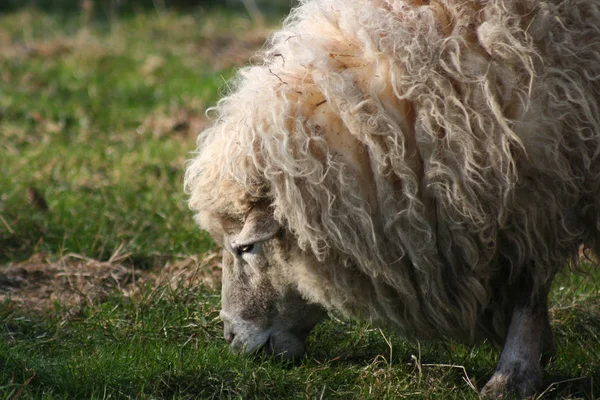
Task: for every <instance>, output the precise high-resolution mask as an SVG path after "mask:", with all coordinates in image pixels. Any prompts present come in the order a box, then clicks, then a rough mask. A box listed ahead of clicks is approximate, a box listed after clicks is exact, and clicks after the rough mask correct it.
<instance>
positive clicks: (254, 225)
mask: <svg viewBox="0 0 600 400" xmlns="http://www.w3.org/2000/svg"><path fill="white" fill-rule="evenodd" d="M280 229H281V226H280V225H279V224H278V223H277V221H275V219H274V218H273V212H272V210H271V209H270V208H269V207H268V206H256V207H254V208H253V209H252V210H251V211H250V212H249V213H248V215H247V216H246V220H245V221H244V227H243V228H242V230H241V231H240V233H239V234H238V235H237V236H236V237H235V245H236V246H243V245H247V244H252V243H257V242H262V241H265V240H268V239H270V238H272V237H273V236H275V235H276V234H277V232H279V230H280Z"/></svg>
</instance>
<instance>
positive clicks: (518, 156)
mask: <svg viewBox="0 0 600 400" xmlns="http://www.w3.org/2000/svg"><path fill="white" fill-rule="evenodd" d="M599 26H600V3H599V2H598V1H597V0H487V1H483V0H472V1H468V0H467V1H465V0H368V1H361V0H348V1H344V2H339V1H336V0H318V1H317V0H303V1H301V3H300V5H299V6H298V7H297V8H295V9H294V10H293V11H292V12H291V14H290V16H289V17H288V18H287V19H286V20H285V22H284V24H283V28H282V29H281V30H279V31H278V32H276V33H274V34H273V35H272V37H271V38H270V40H269V41H268V43H267V45H266V47H265V49H264V50H263V51H262V52H261V56H260V58H259V59H258V60H255V61H254V64H253V65H250V66H247V67H244V68H242V69H240V70H239V71H238V73H237V75H236V77H235V78H234V79H233V80H232V82H230V84H229V86H230V92H229V93H228V94H227V95H226V96H225V97H224V98H222V99H221V100H220V101H219V102H218V104H217V106H216V107H214V108H213V109H212V110H211V111H210V114H211V115H212V116H213V118H214V123H213V125H212V126H211V127H210V128H208V129H206V130H205V131H204V132H203V133H202V134H201V135H200V136H199V140H198V149H197V152H196V153H195V155H194V157H193V159H192V160H190V161H189V164H188V165H187V170H186V175H185V190H186V193H187V194H188V195H189V205H190V207H191V209H193V210H194V211H195V213H196V220H197V222H198V223H199V224H200V226H201V227H203V228H204V229H206V230H207V231H208V232H209V233H210V234H211V235H212V237H213V238H214V239H215V241H216V242H217V243H218V244H219V245H221V246H222V248H223V287H222V311H221V318H222V319H223V321H224V331H225V338H226V339H227V341H228V342H229V343H230V344H231V348H232V349H233V350H234V351H236V352H254V351H257V350H258V349H264V350H265V351H266V352H267V353H269V354H274V355H280V356H283V357H288V358H293V357H299V356H300V355H302V353H303V352H304V339H305V338H306V336H307V335H308V333H309V332H310V330H311V329H312V327H313V326H314V325H315V324H316V323H317V322H318V321H319V320H320V319H321V318H323V316H324V315H325V310H337V311H339V312H341V313H343V314H345V315H349V316H357V317H360V318H366V319H369V320H371V321H373V322H374V323H377V324H381V325H387V326H392V327H393V328H394V329H396V330H397V331H398V332H399V333H400V334H402V335H404V336H406V337H408V338H417V339H426V340H433V339H448V338H451V339H457V340H461V341H464V342H467V343H473V342H476V341H478V340H481V339H484V338H487V339H490V340H492V341H494V342H496V343H498V344H499V345H501V346H503V349H502V352H501V354H500V358H499V362H498V365H497V368H496V371H495V372H494V374H493V376H492V377H491V379H490V380H489V382H488V383H487V385H486V386H485V387H484V388H483V393H484V394H485V395H489V396H492V397H497V396H501V395H502V394H503V393H506V392H509V391H512V392H515V393H516V394H518V395H520V396H526V395H530V394H532V393H534V392H535V391H536V390H538V389H539V388H540V385H541V383H542V365H543V364H544V363H545V362H546V361H547V360H548V359H549V358H550V357H551V356H552V354H553V352H554V347H555V345H554V340H553V335H552V330H551V326H550V322H549V318H548V292H549V290H550V286H551V283H552V280H553V278H554V276H555V274H556V273H557V272H558V271H560V270H562V269H564V268H566V267H567V266H571V268H577V266H578V262H579V257H578V254H579V249H580V246H582V245H585V246H586V248H588V249H591V250H592V251H595V252H596V253H598V250H600V214H599V209H600V190H599V185H600V162H599V160H598V158H599V155H600V105H599V101H600V29H599V28H598V27H599ZM540 358H541V361H540Z"/></svg>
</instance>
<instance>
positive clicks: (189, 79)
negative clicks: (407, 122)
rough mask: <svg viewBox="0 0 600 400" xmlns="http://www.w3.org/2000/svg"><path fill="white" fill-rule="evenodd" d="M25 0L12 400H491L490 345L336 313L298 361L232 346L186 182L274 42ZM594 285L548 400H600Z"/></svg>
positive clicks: (9, 187) (6, 362)
mask: <svg viewBox="0 0 600 400" xmlns="http://www.w3.org/2000/svg"><path fill="white" fill-rule="evenodd" d="M11 4H13V6H10V7H7V9H5V11H4V13H3V14H0V65H1V67H0V301H1V304H0V398H11V399H16V398H44V399H46V398H47V399H55V398H65V399H73V398H90V399H105V398H176V399H191V398H261V399H262V398H294V399H296V398H339V399H352V398H355V399H367V398H369V399H397V398H410V399H429V398H435V399H438V398H440V399H464V398H466V399H469V398H470V399H476V398H477V397H478V396H477V392H476V391H475V390H474V389H473V386H475V387H478V388H480V387H481V386H482V384H483V383H485V380H486V379H487V378H488V377H489V376H490V375H491V373H492V372H493V368H494V366H495V361H496V359H497V353H496V351H495V350H494V349H493V348H491V347H490V346H489V345H487V344H483V345H480V346H476V347H468V346H464V345H461V344H458V343H417V342H407V341H404V340H402V339H401V338H399V337H398V336H396V335H394V334H393V332H390V331H385V330H379V329H377V328H375V327H372V326H370V325H368V324H365V323H361V322H357V321H345V320H344V321H340V320H337V318H336V317H335V316H333V317H332V318H331V320H329V321H327V322H325V323H323V324H321V325H319V326H318V327H317V329H316V331H315V332H314V334H313V335H311V337H310V339H309V342H310V343H309V346H308V349H309V350H308V354H307V356H306V357H305V358H304V359H303V360H302V361H301V362H300V363H299V364H296V365H289V364H280V363H277V362H274V361H269V360H266V359H264V358H261V357H236V356H233V355H231V354H230V353H229V351H228V350H227V348H226V345H225V341H224V340H223V339H222V326H221V324H220V322H219V319H218V309H219V297H218V268H217V267H216V264H217V263H215V262H214V259H215V258H214V257H212V258H211V257H210V256H211V255H212V254H213V253H212V250H213V243H212V241H211V239H210V238H209V237H208V235H207V234H205V233H203V232H201V231H199V230H198V229H197V228H196V226H195V225H194V224H193V221H192V218H191V215H190V212H189V211H188V210H187V207H186V204H185V197H184V195H183V193H182V172H183V169H184V163H185V160H186V158H188V157H189V152H190V151H191V150H192V149H193V148H194V145H195V139H196V133H197V131H198V130H200V129H202V127H203V126H204V125H205V124H206V121H205V119H204V117H203V111H204V109H205V108H206V107H207V106H208V105H210V104H212V103H214V102H215V101H216V99H217V98H218V94H219V90H221V89H220V88H222V87H223V86H224V80H226V79H227V78H228V77H230V76H231V75H232V73H233V71H234V69H235V67H236V66H237V65H239V64H240V63H242V62H244V60H245V59H247V58H248V56H249V55H250V54H251V53H252V51H253V50H254V49H256V48H257V47H259V46H260V45H261V43H262V41H263V40H264V38H265V35H266V34H267V32H266V31H265V30H264V29H262V28H260V27H256V26H255V25H253V24H252V22H251V21H250V20H249V18H248V17H247V16H246V15H245V14H244V13H243V12H239V11H235V12H231V11H226V10H224V9H219V8H210V9H202V8H192V9H190V8H186V9H181V10H172V11H165V10H162V9H161V10H157V9H156V8H153V7H147V6H144V7H140V8H138V9H135V10H133V12H127V13H123V14H114V15H108V13H107V12H104V11H103V10H96V12H93V11H85V10H84V11H83V12H82V11H80V10H78V9H77V8H74V9H70V10H69V12H57V11H56V9H54V8H52V2H44V3H43V4H42V5H43V6H44V8H42V9H33V8H29V7H22V6H17V5H16V4H18V2H14V3H11ZM65 4H66V3H65ZM69 4H70V3H69ZM73 4H78V2H73ZM73 7H75V6H73ZM269 18H271V19H272V21H271V22H270V23H271V24H273V23H274V21H276V20H277V18H278V17H277V16H270V17H269ZM596 271H598V270H596ZM594 275H595V276H581V275H573V276H571V275H569V276H561V277H560V278H559V279H558V280H557V282H556V287H555V290H554V292H553V306H554V308H553V310H552V318H553V323H554V325H555V330H556V336H557V340H558V344H559V353H558V356H557V358H556V360H555V361H553V362H552V363H551V364H550V366H549V367H548V369H547V371H546V375H545V380H546V384H547V390H546V392H545V393H544V394H543V395H542V396H541V397H542V398H586V399H591V398H598V397H600V339H599V335H600V295H599V294H600V273H598V272H595V273H594Z"/></svg>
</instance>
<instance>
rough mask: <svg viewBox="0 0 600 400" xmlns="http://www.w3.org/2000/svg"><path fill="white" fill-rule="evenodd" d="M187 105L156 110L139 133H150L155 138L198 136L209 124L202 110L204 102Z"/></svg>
mask: <svg viewBox="0 0 600 400" xmlns="http://www.w3.org/2000/svg"><path fill="white" fill-rule="evenodd" d="M191 103H192V104H190V106H187V107H171V108H169V109H168V110H156V112H153V113H152V114H151V115H149V116H148V117H147V118H146V119H145V120H144V122H143V123H142V124H141V125H140V126H139V127H138V128H137V133H138V134H140V135H142V134H150V135H152V137H153V138H161V137H166V136H182V137H196V136H197V135H198V134H199V133H200V132H201V131H203V130H204V129H205V128H206V127H207V126H208V124H209V121H208V120H207V119H206V117H205V116H204V114H203V112H202V110H204V109H205V108H206V107H205V106H204V105H203V104H197V105H195V104H193V101H191Z"/></svg>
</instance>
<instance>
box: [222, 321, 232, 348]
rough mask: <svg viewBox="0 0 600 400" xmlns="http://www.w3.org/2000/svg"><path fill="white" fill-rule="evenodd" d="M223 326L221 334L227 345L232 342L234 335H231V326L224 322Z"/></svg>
mask: <svg viewBox="0 0 600 400" xmlns="http://www.w3.org/2000/svg"><path fill="white" fill-rule="evenodd" d="M223 325H224V328H223V334H224V336H225V340H226V341H227V343H231V342H233V339H234V338H235V333H233V328H232V326H231V324H230V323H229V322H227V321H224V322H223Z"/></svg>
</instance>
